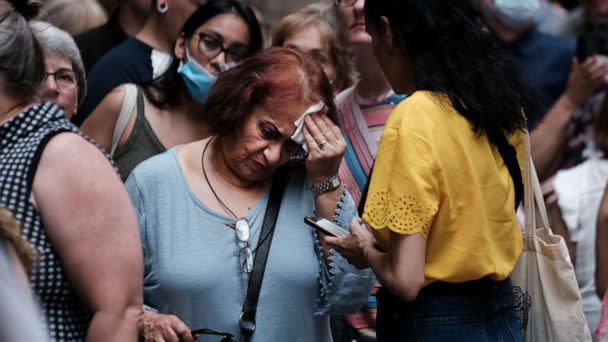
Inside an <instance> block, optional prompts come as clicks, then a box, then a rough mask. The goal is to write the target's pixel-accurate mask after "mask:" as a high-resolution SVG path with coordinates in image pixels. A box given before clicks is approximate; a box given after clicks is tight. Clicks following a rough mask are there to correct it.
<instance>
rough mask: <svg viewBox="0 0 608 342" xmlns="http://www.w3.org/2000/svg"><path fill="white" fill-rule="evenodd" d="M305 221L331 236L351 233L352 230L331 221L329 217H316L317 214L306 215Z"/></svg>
mask: <svg viewBox="0 0 608 342" xmlns="http://www.w3.org/2000/svg"><path fill="white" fill-rule="evenodd" d="M304 222H305V223H306V224H308V225H309V226H311V227H313V228H315V229H317V230H320V231H321V232H323V233H325V234H329V235H331V236H337V237H340V236H346V235H349V234H350V232H349V231H348V230H346V229H344V228H342V227H340V226H338V225H337V224H335V223H333V222H331V221H330V220H328V219H324V218H321V217H316V216H306V217H304Z"/></svg>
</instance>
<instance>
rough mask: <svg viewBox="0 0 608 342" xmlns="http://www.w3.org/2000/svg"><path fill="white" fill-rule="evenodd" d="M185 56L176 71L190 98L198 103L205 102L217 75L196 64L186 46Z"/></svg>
mask: <svg viewBox="0 0 608 342" xmlns="http://www.w3.org/2000/svg"><path fill="white" fill-rule="evenodd" d="M186 57H187V58H188V60H187V62H186V63H184V62H183V61H181V62H180V63H179V68H177V72H178V73H179V74H180V75H181V76H182V79H183V80H184V84H185V85H186V89H188V93H189V94H190V96H191V97H192V99H194V101H196V102H198V103H205V101H207V97H209V93H210V92H211V87H212V86H213V84H214V83H215V80H217V77H216V76H214V75H212V74H211V73H209V72H208V71H207V70H206V69H205V68H203V67H202V66H201V65H200V64H198V62H197V61H196V60H195V59H194V58H192V57H190V54H189V53H188V48H186Z"/></svg>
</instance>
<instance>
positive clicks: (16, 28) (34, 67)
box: [0, 1, 44, 100]
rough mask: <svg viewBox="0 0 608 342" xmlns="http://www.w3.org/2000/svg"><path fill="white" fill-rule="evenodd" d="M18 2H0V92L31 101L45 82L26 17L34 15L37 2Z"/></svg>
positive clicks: (41, 65) (38, 49)
mask: <svg viewBox="0 0 608 342" xmlns="http://www.w3.org/2000/svg"><path fill="white" fill-rule="evenodd" d="M19 5H21V7H20V8H15V7H13V5H12V3H9V2H6V1H0V47H1V48H0V85H1V86H2V89H0V91H5V92H7V93H8V94H9V95H10V96H13V97H16V98H22V99H24V100H32V99H33V98H34V97H36V96H38V95H39V92H40V87H41V85H42V82H44V56H43V54H42V49H41V48H40V45H39V44H38V42H37V41H36V38H35V37H34V34H33V33H32V30H31V29H30V27H29V25H28V22H27V18H26V17H28V18H29V17H32V16H33V15H35V12H36V7H37V6H36V3H35V2H34V1H22V2H19ZM24 16H25V17H24Z"/></svg>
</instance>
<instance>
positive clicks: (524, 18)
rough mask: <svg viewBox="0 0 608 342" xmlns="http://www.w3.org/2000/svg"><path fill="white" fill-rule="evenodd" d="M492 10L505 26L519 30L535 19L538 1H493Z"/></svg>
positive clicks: (538, 7) (538, 9) (538, 6)
mask: <svg viewBox="0 0 608 342" xmlns="http://www.w3.org/2000/svg"><path fill="white" fill-rule="evenodd" d="M493 9H494V13H496V15H497V16H498V17H499V18H500V20H501V21H502V22H503V23H504V24H505V25H507V26H508V27H510V28H511V29H514V30H519V29H522V28H524V27H525V26H526V25H528V24H529V23H531V22H532V21H533V20H534V19H535V18H536V16H537V15H538V12H540V3H539V2H538V0H495V2H494V8H493Z"/></svg>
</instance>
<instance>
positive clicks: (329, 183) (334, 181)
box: [310, 175, 342, 197]
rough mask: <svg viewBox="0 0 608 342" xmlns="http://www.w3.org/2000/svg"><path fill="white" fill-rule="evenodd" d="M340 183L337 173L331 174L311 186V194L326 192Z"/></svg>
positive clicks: (334, 188) (317, 194) (316, 194)
mask: <svg viewBox="0 0 608 342" xmlns="http://www.w3.org/2000/svg"><path fill="white" fill-rule="evenodd" d="M341 184H342V182H340V177H338V175H333V176H331V177H329V178H327V179H326V180H324V181H322V182H321V183H319V184H317V185H313V186H311V187H310V190H311V191H312V194H313V195H314V196H315V197H317V196H319V195H322V194H324V193H326V192H331V191H334V190H336V189H337V188H338V187H339V186H340V185H341Z"/></svg>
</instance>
